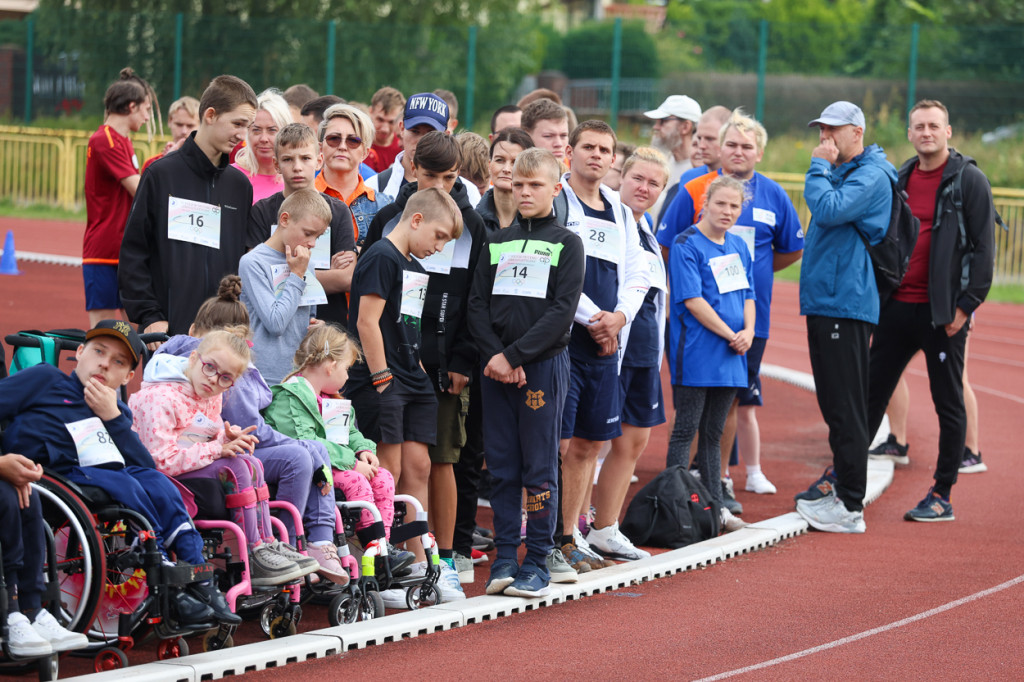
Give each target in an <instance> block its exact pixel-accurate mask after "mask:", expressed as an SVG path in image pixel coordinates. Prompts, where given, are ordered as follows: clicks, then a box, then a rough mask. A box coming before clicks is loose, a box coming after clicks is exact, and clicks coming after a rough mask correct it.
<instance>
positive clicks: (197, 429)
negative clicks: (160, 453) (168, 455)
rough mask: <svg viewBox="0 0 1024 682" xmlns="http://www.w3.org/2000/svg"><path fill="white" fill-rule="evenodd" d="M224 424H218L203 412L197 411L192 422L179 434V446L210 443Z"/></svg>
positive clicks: (187, 446) (185, 446) (188, 446)
mask: <svg viewBox="0 0 1024 682" xmlns="http://www.w3.org/2000/svg"><path fill="white" fill-rule="evenodd" d="M222 426H223V425H222V424H218V423H217V422H215V421H213V420H212V419H210V418H209V417H207V416H206V415H205V414H203V413H202V412H196V416H195V417H193V419H192V423H191V424H189V425H188V426H187V427H185V430H184V431H182V432H181V435H180V436H178V447H180V448H190V447H192V446H193V445H195V444H196V443H209V442H210V441H211V440H213V439H214V438H216V437H217V434H219V433H220V430H221V427H222Z"/></svg>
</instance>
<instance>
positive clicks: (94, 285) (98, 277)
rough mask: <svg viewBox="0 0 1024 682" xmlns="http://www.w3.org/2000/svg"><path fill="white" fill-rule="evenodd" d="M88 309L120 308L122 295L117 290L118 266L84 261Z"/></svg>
mask: <svg viewBox="0 0 1024 682" xmlns="http://www.w3.org/2000/svg"><path fill="white" fill-rule="evenodd" d="M82 279H84V280H85V309H86V310H120V309H121V296H120V294H118V292H117V266H116V265H105V264H103V263H83V264H82Z"/></svg>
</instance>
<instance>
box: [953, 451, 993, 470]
mask: <svg viewBox="0 0 1024 682" xmlns="http://www.w3.org/2000/svg"><path fill="white" fill-rule="evenodd" d="M982 471H988V467H987V466H985V463H984V462H982V461H981V453H980V452H971V451H970V449H968V448H964V457H963V459H962V460H960V473H961V474H980V473H981V472H982Z"/></svg>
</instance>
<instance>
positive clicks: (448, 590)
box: [437, 559, 466, 604]
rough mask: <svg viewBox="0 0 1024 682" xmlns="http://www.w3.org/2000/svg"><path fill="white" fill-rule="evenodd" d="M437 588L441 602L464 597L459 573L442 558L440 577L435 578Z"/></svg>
mask: <svg viewBox="0 0 1024 682" xmlns="http://www.w3.org/2000/svg"><path fill="white" fill-rule="evenodd" d="M437 589H438V590H440V591H441V603H442V604H447V603H448V602H453V601H459V600H462V599H465V598H466V593H465V592H463V591H462V584H461V583H459V574H458V573H457V572H456V571H455V569H454V568H452V567H451V566H449V565H448V562H447V561H445V560H443V559H442V560H441V577H440V578H438V579H437Z"/></svg>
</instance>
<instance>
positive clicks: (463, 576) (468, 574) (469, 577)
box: [453, 552, 476, 585]
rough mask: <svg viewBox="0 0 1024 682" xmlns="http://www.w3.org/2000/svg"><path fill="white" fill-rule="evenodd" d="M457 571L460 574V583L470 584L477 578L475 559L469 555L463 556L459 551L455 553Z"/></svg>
mask: <svg viewBox="0 0 1024 682" xmlns="http://www.w3.org/2000/svg"><path fill="white" fill-rule="evenodd" d="M453 558H454V563H455V571H456V572H457V573H458V574H459V583H460V584H461V585H469V584H470V583H472V582H473V581H474V580H475V579H476V573H475V571H474V570H473V560H472V559H470V558H469V557H468V556H463V555H461V554H459V553H458V552H455V554H454V557H453Z"/></svg>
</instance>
